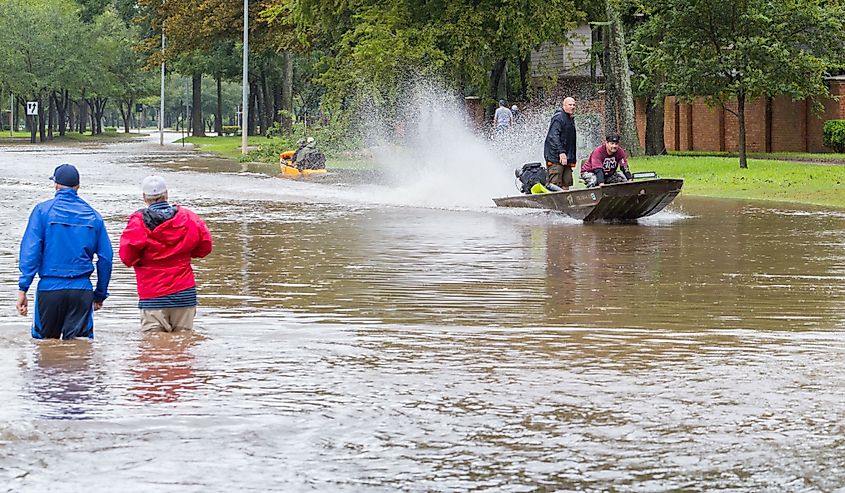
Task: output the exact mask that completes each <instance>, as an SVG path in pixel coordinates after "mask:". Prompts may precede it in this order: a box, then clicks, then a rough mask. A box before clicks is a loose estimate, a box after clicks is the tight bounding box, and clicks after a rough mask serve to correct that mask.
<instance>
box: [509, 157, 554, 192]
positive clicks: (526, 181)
mask: <svg viewBox="0 0 845 493" xmlns="http://www.w3.org/2000/svg"><path fill="white" fill-rule="evenodd" d="M516 177H517V178H518V179H519V182H520V185H518V186H519V191H520V192H522V193H525V194H530V193H531V187H533V186H534V185H535V184H536V183H539V184H541V185H543V186H546V184H547V183H548V181H549V172H548V171H546V166H545V165H544V164H543V163H526V164H523V165H522V169H518V170H516Z"/></svg>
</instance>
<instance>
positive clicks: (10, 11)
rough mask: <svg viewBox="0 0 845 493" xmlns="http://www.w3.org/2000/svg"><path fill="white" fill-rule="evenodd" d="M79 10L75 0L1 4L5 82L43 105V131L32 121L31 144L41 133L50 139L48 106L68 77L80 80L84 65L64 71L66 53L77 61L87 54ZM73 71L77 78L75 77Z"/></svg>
mask: <svg viewBox="0 0 845 493" xmlns="http://www.w3.org/2000/svg"><path fill="white" fill-rule="evenodd" d="M77 11H78V6H77V5H76V4H75V3H73V2H72V1H69V0H67V1H66V0H57V1H50V0H26V1H24V0H0V79H2V80H4V81H6V85H7V86H8V87H9V88H10V89H11V90H12V91H13V92H14V93H15V94H16V95H18V97H19V98H23V100H30V101H37V102H38V103H39V105H38V106H39V119H38V121H39V123H38V128H37V127H36V125H35V121H34V119H33V118H31V117H27V124H28V126H29V130H30V141H31V142H33V143H34V142H35V135H36V130H37V129H40V138H41V140H42V141H43V140H45V139H46V132H45V119H44V114H45V111H44V110H45V103H47V106H48V107H49V103H48V100H47V96H48V94H50V92H51V91H52V90H53V89H58V87H57V84H58V83H59V81H60V80H61V79H63V78H65V77H72V76H73V77H75V76H76V75H78V73H79V71H80V70H82V67H81V66H78V65H76V66H71V67H66V68H62V67H63V64H64V63H65V61H64V60H62V57H63V56H64V54H65V53H67V56H68V57H69V58H70V59H71V60H73V59H74V58H75V57H76V56H77V55H79V54H80V53H82V51H81V50H82V46H81V45H79V44H77V38H76V36H78V35H79V34H80V33H81V32H82V29H81V28H80V27H79V20H78V15H77ZM71 72H73V74H72V75H71Z"/></svg>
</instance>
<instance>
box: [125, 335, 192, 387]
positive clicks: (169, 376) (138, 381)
mask: <svg viewBox="0 0 845 493" xmlns="http://www.w3.org/2000/svg"><path fill="white" fill-rule="evenodd" d="M203 339H204V337H203V336H202V335H201V334H199V333H188V334H179V333H176V334H160V333H145V334H144V335H143V340H142V341H141V343H140V346H139V347H138V354H137V357H136V358H135V360H134V361H133V363H132V365H131V372H132V380H133V381H134V382H135V386H133V387H130V388H129V392H130V393H131V394H132V395H133V396H134V397H135V398H136V399H138V400H141V401H144V402H175V401H176V400H178V399H180V398H183V397H184V396H185V395H186V394H190V391H192V390H196V389H198V388H199V387H200V385H201V382H200V381H199V380H198V379H197V377H196V375H195V371H194V356H193V355H192V354H191V352H190V348H191V346H193V345H195V344H197V343H198V342H200V341H202V340H203Z"/></svg>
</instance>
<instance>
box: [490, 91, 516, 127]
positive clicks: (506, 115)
mask: <svg viewBox="0 0 845 493" xmlns="http://www.w3.org/2000/svg"><path fill="white" fill-rule="evenodd" d="M507 104H508V103H507V102H506V101H505V100H504V99H501V100H499V107H498V108H496V112H495V113H494V114H493V130H494V131H495V134H496V135H497V136H501V135H502V134H504V133H505V132H507V131H508V129H509V128H510V127H511V124H512V123H513V113H511V110H509V109H508V106H507Z"/></svg>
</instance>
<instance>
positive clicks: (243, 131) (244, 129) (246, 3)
mask: <svg viewBox="0 0 845 493" xmlns="http://www.w3.org/2000/svg"><path fill="white" fill-rule="evenodd" d="M248 98H249V0H244V80H243V100H242V101H241V108H243V109H242V110H241V154H246V141H247V135H246V134H247V125H248V124H247V121H248V119H249V104H248V102H247V99H248Z"/></svg>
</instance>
